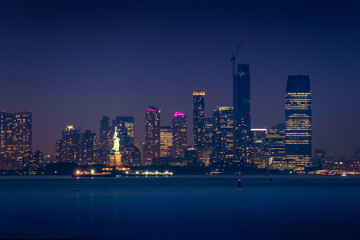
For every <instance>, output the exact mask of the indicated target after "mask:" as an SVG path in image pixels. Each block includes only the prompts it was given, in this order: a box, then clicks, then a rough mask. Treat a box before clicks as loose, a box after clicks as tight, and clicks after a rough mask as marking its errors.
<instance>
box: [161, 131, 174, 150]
mask: <svg viewBox="0 0 360 240" xmlns="http://www.w3.org/2000/svg"><path fill="white" fill-rule="evenodd" d="M172 142H173V135H172V128H171V126H162V127H160V157H171V156H172V155H171V151H172V147H173V143H172Z"/></svg>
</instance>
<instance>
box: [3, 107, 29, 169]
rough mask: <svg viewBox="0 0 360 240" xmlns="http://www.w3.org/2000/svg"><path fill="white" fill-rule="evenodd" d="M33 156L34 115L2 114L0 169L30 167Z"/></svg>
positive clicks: (26, 113) (24, 113) (21, 113)
mask: <svg viewBox="0 0 360 240" xmlns="http://www.w3.org/2000/svg"><path fill="white" fill-rule="evenodd" d="M31 156H32V113H31V112H19V113H5V112H0V169H4V170H18V169H21V168H25V167H28V163H29V159H30V158H31Z"/></svg>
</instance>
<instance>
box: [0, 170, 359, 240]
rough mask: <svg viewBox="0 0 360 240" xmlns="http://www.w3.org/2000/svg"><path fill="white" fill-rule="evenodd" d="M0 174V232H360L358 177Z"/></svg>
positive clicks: (205, 235)
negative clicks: (97, 177)
mask: <svg viewBox="0 0 360 240" xmlns="http://www.w3.org/2000/svg"><path fill="white" fill-rule="evenodd" d="M242 182H243V184H242V186H243V187H242V188H241V189H238V188H237V178H235V177H234V176H215V177H209V176H199V177H193V176H191V177H182V176H181V177H180V176H175V177H169V178H163V177H161V178H155V177H149V178H145V177H138V178H136V177H128V178H125V177H122V178H103V179H78V180H77V179H72V178H70V177H0V239H9V238H10V239H24V238H26V239H360V178H359V177H349V176H348V177H308V176H304V177H301V176H300V177H293V176H290V177H284V176H279V177H276V176H274V177H273V182H272V183H270V182H269V179H268V178H267V177H258V176H243V177H242Z"/></svg>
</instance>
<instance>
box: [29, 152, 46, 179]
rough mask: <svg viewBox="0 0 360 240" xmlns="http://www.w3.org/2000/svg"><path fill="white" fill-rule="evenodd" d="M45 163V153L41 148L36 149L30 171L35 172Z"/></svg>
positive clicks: (31, 159)
mask: <svg viewBox="0 0 360 240" xmlns="http://www.w3.org/2000/svg"><path fill="white" fill-rule="evenodd" d="M43 163H44V154H43V153H42V152H40V151H39V150H37V151H35V152H34V153H33V154H32V156H31V158H30V161H29V164H28V167H29V171H30V172H32V173H34V172H35V171H36V170H38V169H39V168H40V167H41V166H42V165H43Z"/></svg>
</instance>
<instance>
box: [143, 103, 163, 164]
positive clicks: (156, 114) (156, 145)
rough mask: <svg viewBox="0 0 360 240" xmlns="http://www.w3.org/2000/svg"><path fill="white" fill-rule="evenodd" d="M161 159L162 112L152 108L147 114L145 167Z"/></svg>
mask: <svg viewBox="0 0 360 240" xmlns="http://www.w3.org/2000/svg"><path fill="white" fill-rule="evenodd" d="M159 157H160V110H159V109H158V108H157V107H154V106H150V107H149V108H148V109H147V111H146V113H145V143H144V165H151V163H152V160H153V159H154V158H159Z"/></svg>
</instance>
